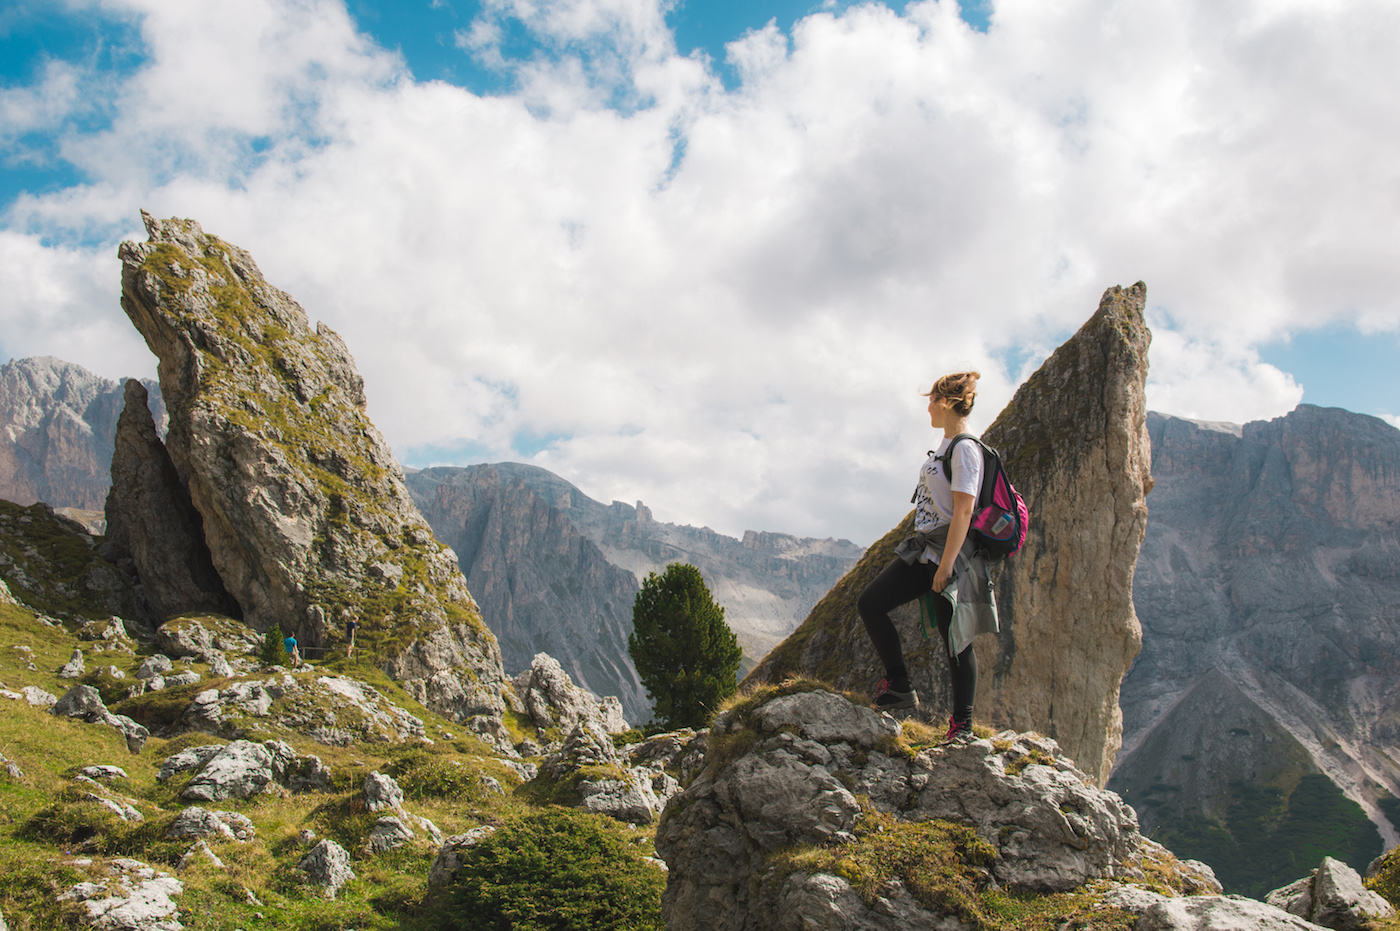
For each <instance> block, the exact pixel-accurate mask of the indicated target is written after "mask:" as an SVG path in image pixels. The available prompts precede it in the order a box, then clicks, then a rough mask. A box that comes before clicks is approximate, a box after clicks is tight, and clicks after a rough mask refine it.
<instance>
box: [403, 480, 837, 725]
mask: <svg viewBox="0 0 1400 931" xmlns="http://www.w3.org/2000/svg"><path fill="white" fill-rule="evenodd" d="M407 480H408V486H409V490H410V491H411V492H412V494H413V497H414V501H416V502H417V504H418V507H419V508H420V509H421V510H422V512H423V515H424V517H426V518H427V520H428V523H430V524H431V525H432V526H433V530H434V532H436V533H437V535H438V539H440V540H442V541H443V542H444V543H446V544H448V545H449V546H451V547H452V548H453V549H454V550H455V551H456V553H457V558H458V560H459V562H460V563H461V566H462V571H463V572H464V573H466V575H467V585H468V587H469V588H470V589H471V591H472V593H473V594H474V595H475V596H476V598H477V602H478V604H480V606H481V611H482V616H483V617H485V618H486V621H487V623H488V624H489V625H490V627H491V629H492V631H493V632H494V633H495V634H496V636H497V639H498V640H499V641H500V644H501V656H502V660H503V662H504V664H505V668H506V669H507V670H516V669H523V668H525V667H526V666H528V665H529V663H530V660H531V658H532V657H533V656H534V655H535V654H536V653H538V652H545V653H548V654H550V655H551V656H554V657H556V658H557V659H558V660H559V661H560V663H561V664H562V665H563V666H564V668H565V669H566V670H568V672H569V674H570V675H571V676H572V677H573V678H574V679H575V680H576V681H577V682H578V683H579V684H580V685H583V686H584V687H585V688H588V689H590V690H592V691H594V692H596V693H597V694H599V695H616V696H618V698H619V700H620V701H621V702H622V707H623V713H624V714H625V715H626V716H627V718H628V720H630V721H634V722H640V721H646V720H649V719H650V717H651V703H650V702H649V701H648V700H647V698H646V691H645V689H643V688H642V685H641V682H640V680H639V679H638V678H637V672H636V668H635V667H634V666H633V664H632V658H631V656H630V655H629V654H628V652H627V635H628V634H629V633H630V632H631V630H632V602H633V600H634V599H635V598H636V595H637V589H638V587H639V585H640V580H641V579H644V578H645V577H646V575H647V573H649V572H661V571H664V569H665V567H666V566H667V565H668V564H669V563H672V562H677V561H679V562H688V563H690V564H692V565H694V566H696V567H697V568H699V569H700V571H701V573H702V574H703V575H704V577H705V582H706V584H707V585H708V586H709V587H710V591H711V593H712V594H713V595H714V597H715V601H716V602H717V603H719V604H721V605H723V606H724V609H725V621H726V623H728V624H729V626H730V628H731V629H732V630H733V631H734V632H735V634H736V635H737V636H738V637H739V641H740V643H741V644H742V645H743V647H744V650H745V653H746V655H748V656H753V657H759V656H762V655H763V654H764V653H766V652H767V651H768V650H769V649H771V648H772V646H773V645H774V644H776V643H777V642H778V641H779V640H781V639H782V638H783V637H785V636H787V634H789V633H790V632H791V631H792V629H793V628H794V627H795V626H796V624H797V622H798V620H800V619H801V618H802V617H804V616H806V614H807V612H808V611H810V610H811V608H812V606H813V605H814V604H816V602H817V599H819V598H820V597H821V596H822V595H823V594H825V593H826V591H827V590H828V589H829V588H830V587H831V586H832V584H834V583H835V582H836V580H837V579H839V578H840V577H841V574H842V573H843V572H845V571H846V570H847V569H849V568H850V567H851V566H852V565H854V564H855V561H856V559H858V558H859V557H860V554H861V549H860V547H858V546H856V545H855V544H853V543H850V542H848V541H845V540H829V539H828V540H814V539H802V538H798V537H793V536H789V535H787V534H781V533H756V532H752V531H750V532H748V533H746V534H745V535H744V539H743V540H737V539H734V538H732V537H727V536H724V535H723V534H719V533H715V532H714V531H713V530H710V529H709V528H696V527H684V526H678V525H675V524H668V523H663V522H660V521H656V520H653V519H652V517H651V512H650V511H648V510H647V508H646V507H645V506H643V505H642V504H641V503H640V502H638V504H637V506H635V507H634V506H632V505H628V504H623V503H622V502H619V501H614V502H613V503H612V504H610V505H605V504H601V503H599V502H597V501H594V500H593V499H591V498H589V497H588V496H587V495H585V494H583V492H581V491H579V490H578V489H577V488H575V487H574V486H573V485H571V484H569V483H568V482H566V481H565V480H563V479H562V478H559V477H558V476H557V475H554V474H552V473H550V472H547V471H545V470H544V469H540V468H537V467H535V466H528V465H522V464H518V463H497V464H494V465H480V466H470V467H467V468H432V469H424V470H422V471H421V472H413V473H410V474H409V475H408V477H407Z"/></svg>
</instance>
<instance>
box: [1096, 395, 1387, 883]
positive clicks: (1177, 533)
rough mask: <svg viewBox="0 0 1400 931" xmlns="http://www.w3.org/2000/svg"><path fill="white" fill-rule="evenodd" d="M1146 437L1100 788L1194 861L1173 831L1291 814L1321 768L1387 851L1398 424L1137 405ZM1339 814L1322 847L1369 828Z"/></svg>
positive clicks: (1222, 827)
mask: <svg viewBox="0 0 1400 931" xmlns="http://www.w3.org/2000/svg"><path fill="white" fill-rule="evenodd" d="M1148 431H1149V433H1150V435H1151V439H1152V474H1153V478H1154V479H1155V481H1156V487H1155V488H1154V489H1153V491H1152V493H1151V494H1150V495H1149V496H1148V510H1149V518H1148V529H1147V536H1146V538H1145V539H1144V541H1143V545H1142V552H1141V555H1140V557H1139V559H1138V565H1137V572H1136V577H1135V581H1134V601H1135V603H1136V608H1137V613H1138V617H1139V619H1140V620H1141V622H1142V625H1143V647H1142V652H1141V654H1139V656H1138V658H1137V661H1136V663H1135V664H1134V666H1133V668H1132V670H1131V672H1130V673H1129V674H1128V676H1127V677H1126V678H1125V679H1124V682H1123V689H1122V698H1121V701H1122V708H1123V719H1124V728H1123V750H1122V752H1121V753H1120V754H1119V756H1118V760H1117V763H1116V766H1115V770H1114V774H1113V778H1112V780H1111V781H1110V783H1109V785H1110V786H1111V787H1112V788H1114V789H1115V790H1116V791H1118V792H1119V793H1120V794H1122V795H1123V796H1124V798H1125V799H1127V800H1128V801H1129V802H1130V803H1132V804H1133V805H1134V806H1135V807H1136V808H1137V809H1138V811H1139V814H1140V815H1141V817H1142V820H1143V824H1144V827H1145V828H1158V829H1160V831H1161V832H1162V833H1161V835H1160V836H1161V837H1162V839H1164V840H1165V841H1166V842H1167V843H1168V844H1169V845H1170V846H1172V847H1173V849H1175V850H1177V851H1178V852H1179V853H1181V855H1183V856H1191V857H1199V858H1202V859H1206V860H1208V861H1210V859H1211V858H1210V856H1209V855H1208V854H1207V853H1205V852H1203V851H1202V850H1201V849H1193V848H1192V843H1191V842H1189V841H1188V842H1183V841H1182V840H1181V838H1182V837H1183V836H1184V835H1190V836H1191V837H1194V838H1195V839H1196V840H1197V841H1201V842H1203V843H1210V844H1225V845H1227V846H1228V844H1229V843H1233V842H1236V841H1239V840H1240V837H1238V836H1236V837H1234V841H1231V840H1228V839H1227V838H1225V837H1224V836H1223V835H1222V834H1221V833H1220V831H1224V832H1225V833H1226V834H1231V833H1232V831H1233V833H1234V834H1239V830H1244V831H1246V833H1247V832H1249V831H1253V830H1255V829H1256V828H1257V823H1256V822H1257V820H1258V819H1255V821H1254V822H1250V823H1251V825H1253V826H1250V827H1241V826H1242V825H1244V824H1245V821H1240V822H1239V824H1237V825H1235V826H1234V828H1231V826H1230V824H1229V822H1230V819H1231V817H1232V812H1233V816H1234V817H1236V818H1237V819H1238V816H1239V813H1240V812H1241V811H1243V810H1244V809H1246V808H1249V807H1250V806H1257V807H1259V809H1260V811H1261V812H1263V816H1264V818H1265V821H1268V820H1270V819H1275V820H1276V819H1277V818H1279V817H1283V815H1282V814H1281V813H1284V812H1289V811H1293V812H1294V813H1295V814H1297V811H1296V809H1297V808H1298V806H1296V805H1294V806H1290V801H1291V799H1292V793H1293V792H1294V791H1295V790H1296V789H1297V787H1298V786H1300V785H1301V786H1305V787H1309V786H1311V787H1314V788H1315V789H1316V790H1318V791H1321V790H1323V789H1326V786H1324V785H1321V784H1318V783H1316V782H1315V781H1309V778H1310V774H1325V775H1326V776H1327V778H1328V779H1330V781H1331V782H1332V783H1334V784H1335V785H1336V786H1337V787H1338V788H1339V789H1340V791H1341V792H1344V793H1345V794H1346V796H1347V797H1348V798H1349V799H1351V800H1352V802H1355V803H1357V804H1359V805H1360V806H1361V809H1363V810H1364V812H1365V816H1366V817H1367V818H1369V820H1370V822H1371V823H1372V824H1374V831H1375V832H1376V833H1372V834H1370V837H1371V838H1372V840H1371V841H1368V842H1367V843H1368V844H1370V845H1372V846H1373V847H1375V848H1376V852H1379V849H1378V848H1379V843H1380V842H1384V845H1385V846H1386V847H1392V846H1395V844H1396V843H1397V841H1400V834H1398V833H1397V828H1400V801H1397V796H1400V430H1396V429H1395V428H1394V427H1392V426H1391V425H1389V424H1387V423H1385V422H1384V421H1382V420H1379V419H1377V418H1374V417H1368V416H1365V415H1361V414H1354V413H1351V412H1349V411H1344V410H1340V409H1336V408H1320V407H1314V406H1312V405H1301V406H1300V407H1298V409H1297V410H1295V411H1293V412H1292V413H1290V414H1287V415H1286V416H1283V417H1279V418H1275V419H1274V420H1270V421H1267V422H1253V423H1248V424H1244V425H1243V426H1238V425H1233V424H1220V423H1205V422H1198V421H1190V420H1185V419H1182V418H1176V417H1166V416H1163V415H1161V414H1149V415H1148ZM1260 791H1264V792H1266V793H1277V797H1276V798H1275V797H1274V796H1273V795H1272V794H1270V795H1269V796H1268V797H1267V798H1265V797H1263V796H1258V795H1257V793H1258V792H1260ZM1329 791H1330V790H1329ZM1241 793H1244V794H1241ZM1251 793H1254V794H1253V795H1251ZM1337 794H1338V795H1339V794H1340V793H1337ZM1317 804H1318V803H1316V801H1314V802H1313V803H1310V805H1311V807H1314V808H1316V807H1317ZM1328 804H1332V803H1331V802H1329V803H1328ZM1232 806H1233V807H1232ZM1339 810H1340V809H1339ZM1347 817H1348V818H1350V819H1351V826H1350V827H1349V828H1348V831H1350V834H1349V835H1348V836H1347V838H1346V839H1344V840H1339V841H1338V842H1339V843H1345V844H1351V845H1355V844H1358V843H1360V840H1358V838H1359V837H1361V836H1362V835H1365V834H1367V833H1368V832H1369V831H1371V830H1372V828H1371V825H1368V824H1367V823H1366V822H1365V821H1364V820H1361V814H1360V811H1357V812H1356V814H1355V816H1354V817H1353V816H1347ZM1246 820H1248V819H1246ZM1341 820H1344V819H1343V817H1342V815H1338V816H1337V817H1336V818H1331V819H1330V821H1331V822H1332V823H1329V824H1317V825H1314V826H1313V827H1314V828H1315V829H1317V830H1334V829H1336V828H1337V825H1338V823H1340V821H1341ZM1212 832H1214V833H1212ZM1377 834H1378V835H1379V836H1377ZM1353 835H1355V836H1353ZM1211 837H1213V838H1214V840H1210V838H1211ZM1339 837H1340V835H1339ZM1265 846H1266V847H1267V846H1268V844H1267V843H1266V844H1265ZM1334 855H1335V856H1341V855H1342V853H1341V852H1340V851H1339V852H1336V853H1334ZM1357 856H1358V857H1359V856H1360V854H1357ZM1213 865H1217V866H1218V864H1213ZM1353 865H1355V864H1353ZM1363 865H1364V864H1363ZM1281 872H1287V868H1286V866H1285V867H1282V868H1281ZM1222 880H1223V881H1225V882H1226V885H1227V888H1229V886H1230V882H1229V880H1228V878H1227V877H1226V876H1225V875H1222ZM1257 882H1258V884H1259V885H1260V887H1262V886H1264V885H1267V883H1268V882H1269V878H1268V877H1263V876H1260V877H1257ZM1245 891H1247V890H1245Z"/></svg>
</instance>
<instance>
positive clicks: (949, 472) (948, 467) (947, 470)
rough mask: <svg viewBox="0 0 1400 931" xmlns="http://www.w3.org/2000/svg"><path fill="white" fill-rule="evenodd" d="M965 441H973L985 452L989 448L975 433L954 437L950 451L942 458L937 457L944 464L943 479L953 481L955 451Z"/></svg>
mask: <svg viewBox="0 0 1400 931" xmlns="http://www.w3.org/2000/svg"><path fill="white" fill-rule="evenodd" d="M963 440H972V442H974V443H976V444H977V445H978V446H981V447H982V448H983V449H984V450H985V449H986V448H987V444H986V443H983V442H982V441H981V440H980V439H978V438H977V435H976V434H974V433H959V434H958V435H957V436H955V437H953V442H951V443H949V444H948V451H947V452H946V453H944V454H943V455H941V456H936V457H935V458H936V459H937V460H938V461H939V462H941V463H943V477H944V478H946V479H947V480H948V481H950V482H951V481H952V480H953V466H952V459H953V450H955V449H957V448H958V444H959V443H961V442H962V441H963Z"/></svg>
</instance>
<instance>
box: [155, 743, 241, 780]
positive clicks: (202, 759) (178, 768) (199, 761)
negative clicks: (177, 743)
mask: <svg viewBox="0 0 1400 931" xmlns="http://www.w3.org/2000/svg"><path fill="white" fill-rule="evenodd" d="M223 749H224V745H223V744H206V745H204V746H202V747H189V748H187V749H184V750H181V751H179V752H178V753H172V754H171V755H170V756H168V757H166V758H165V762H163V763H161V764H160V770H159V771H157V772H156V781H157V782H165V781H166V780H167V779H169V778H170V777H171V776H175V775H178V774H179V773H184V772H188V771H190V770H192V769H200V768H202V767H203V766H204V764H205V763H208V762H209V761H210V760H212V759H213V758H214V757H216V756H218V755H219V753H220V751H222V750H223Z"/></svg>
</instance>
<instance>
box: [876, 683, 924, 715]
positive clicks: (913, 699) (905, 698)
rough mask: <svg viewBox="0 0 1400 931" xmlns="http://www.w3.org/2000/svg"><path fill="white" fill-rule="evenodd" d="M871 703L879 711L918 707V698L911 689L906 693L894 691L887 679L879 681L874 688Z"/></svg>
mask: <svg viewBox="0 0 1400 931" xmlns="http://www.w3.org/2000/svg"><path fill="white" fill-rule="evenodd" d="M871 701H872V702H874V704H875V707H876V708H878V709H880V710H881V711H895V710H897V709H899V708H917V707H919V696H918V695H917V694H915V692H914V690H913V689H910V690H909V691H907V692H899V691H896V690H895V689H893V688H891V687H890V680H889V679H881V680H880V684H879V685H877V686H875V697H874V698H872V699H871Z"/></svg>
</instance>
